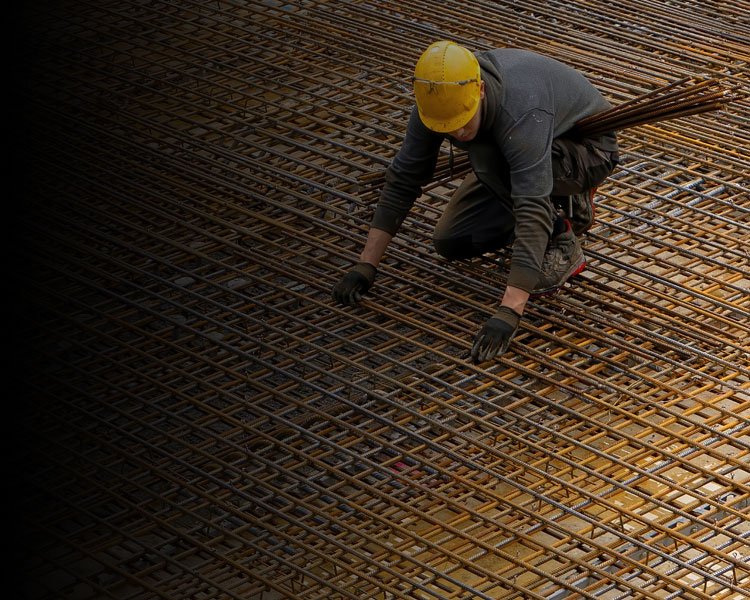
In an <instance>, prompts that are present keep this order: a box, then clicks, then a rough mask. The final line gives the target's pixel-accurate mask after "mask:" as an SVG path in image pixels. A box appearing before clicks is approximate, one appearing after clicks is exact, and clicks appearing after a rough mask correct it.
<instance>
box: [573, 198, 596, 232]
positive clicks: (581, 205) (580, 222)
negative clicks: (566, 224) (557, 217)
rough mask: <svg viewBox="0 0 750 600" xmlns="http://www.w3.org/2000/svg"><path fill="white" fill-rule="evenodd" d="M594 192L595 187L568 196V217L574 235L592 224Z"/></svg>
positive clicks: (589, 227)
mask: <svg viewBox="0 0 750 600" xmlns="http://www.w3.org/2000/svg"><path fill="white" fill-rule="evenodd" d="M594 194H596V188H591V189H590V190H584V191H583V192H581V193H580V194H572V195H571V196H570V198H569V202H570V206H569V208H568V210H569V213H568V217H569V218H570V224H571V226H572V227H573V233H575V234H576V235H581V234H582V233H585V232H587V231H588V230H589V229H591V226H592V225H593V224H594V211H595V208H594Z"/></svg>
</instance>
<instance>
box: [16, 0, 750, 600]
mask: <svg viewBox="0 0 750 600" xmlns="http://www.w3.org/2000/svg"><path fill="white" fill-rule="evenodd" d="M749 8H750V5H749V4H748V3H747V2H739V3H732V4H731V5H729V4H726V3H694V2H688V1H681V2H672V3H662V2H655V1H654V2H652V1H648V0H626V2H625V4H624V5H620V6H616V7H615V6H613V5H611V4H609V3H604V2H586V3H572V2H567V1H566V2H534V1H530V2H523V3H491V2H473V3H470V4H469V5H468V6H466V5H464V4H463V3H454V2H448V3H444V4H442V5H440V6H436V5H435V4H434V3H428V2H422V1H414V0H409V1H406V2H400V3H395V2H383V1H375V2H360V1H355V2H346V3H342V2H333V1H304V0H302V1H299V2H288V3H285V2H279V1H275V0H266V1H264V2H253V3H246V2H232V1H224V0H220V1H218V2H212V3H204V2H198V1H195V2H192V1H190V0H180V1H176V2H167V1H164V2H162V1H149V2H117V3H115V2H103V3H102V2H99V3H94V2H79V3H76V5H75V9H73V8H72V7H70V6H68V7H61V8H58V9H57V10H50V9H49V8H48V7H45V9H44V12H42V11H41V9H40V8H36V9H33V10H34V11H35V14H34V18H33V19H32V22H33V28H32V30H31V34H32V35H30V36H29V37H30V40H31V41H30V44H31V50H30V52H29V58H30V59H31V61H32V64H31V70H30V73H29V80H28V86H27V87H28V94H27V98H26V101H27V107H26V110H27V113H28V115H29V131H28V136H27V138H26V140H25V144H26V147H27V148H28V149H29V151H30V152H32V154H31V156H32V158H33V160H31V165H30V169H31V175H32V177H31V178H30V181H29V182H28V187H29V197H30V201H29V203H28V205H27V206H25V207H24V208H23V209H22V210H21V211H20V213H21V214H20V220H21V225H22V227H19V230H20V232H21V233H20V235H21V236H22V238H23V240H24V242H25V243H24V244H23V245H22V246H20V247H19V253H20V254H19V256H18V257H17V258H19V260H18V261H16V264H18V265H22V266H23V268H19V269H16V271H15V273H14V276H15V277H16V280H17V281H19V283H20V284H21V285H23V286H24V288H25V289H26V290H27V291H28V300H27V303H26V305H25V306H24V307H23V308H24V310H23V314H22V317H19V320H20V321H22V323H23V327H24V328H25V329H24V340H23V341H24V344H23V347H24V348H25V354H24V359H25V362H26V364H27V365H28V366H29V367H30V369H31V370H30V371H28V372H30V373H33V376H32V375H30V376H28V377H27V378H26V379H25V380H24V382H23V384H24V387H25V388H26V389H28V390H30V393H29V397H30V405H29V412H30V415H29V418H28V419H27V420H25V421H24V423H23V427H22V431H21V433H22V437H23V438H24V439H25V440H26V441H27V442H28V446H27V448H28V450H27V453H25V454H22V456H23V460H24V462H23V468H24V471H25V474H24V475H25V476H24V480H23V489H24V490H25V498H24V502H25V506H24V511H23V513H22V517H23V528H24V530H25V536H26V538H27V541H28V542H29V544H28V546H29V547H28V549H27V551H26V554H25V555H24V559H25V562H24V570H23V574H24V578H25V588H26V589H25V591H26V593H27V595H28V596H29V597H31V598H58V597H66V598H86V599H87V598H104V597H106V598H118V599H120V598H156V597H160V598H243V599H248V598H249V599H251V600H255V599H256V598H258V599H261V598H262V599H264V600H268V599H269V598H304V599H305V600H308V599H322V598H353V599H369V598H373V599H376V598H377V599H383V600H385V599H390V598H402V599H413V598H424V599H428V598H437V599H458V598H460V599H468V598H484V599H497V598H554V599H560V598H706V599H707V598H712V599H717V600H718V599H722V600H723V599H728V598H742V597H748V594H747V592H746V590H747V589H748V586H750V551H748V538H749V537H750V518H748V506H750V481H749V479H750V477H749V474H750V469H749V468H748V466H747V465H748V456H749V455H750V427H749V425H750V350H749V348H748V342H747V340H748V337H749V333H750V318H749V316H750V315H749V311H750V294H748V290H749V289H750V269H749V268H748V258H749V257H750V255H749V253H748V239H750V224H749V222H748V214H750V202H749V201H748V185H747V184H748V181H747V174H748V172H750V159H749V158H748V148H749V147H750V144H748V140H749V138H750V133H749V132H750V128H748V106H749V105H750V103H748V100H747V99H745V100H743V101H741V102H738V103H736V104H734V105H732V106H730V107H728V108H725V109H722V110H721V111H720V112H717V113H709V114H706V115H701V116H695V117H690V118H689V119H682V120H676V121H671V122H668V123H662V124H653V125H648V126H643V127H639V128H637V129H631V130H627V131H625V132H623V133H621V134H620V144H621V148H622V154H623V156H622V158H623V164H622V165H621V166H620V167H619V169H618V171H617V172H616V173H615V174H614V175H613V176H612V178H611V179H610V180H609V181H608V182H607V183H606V184H605V185H603V186H602V187H601V188H600V190H599V202H598V206H597V218H598V220H597V225H596V226H595V228H594V229H593V230H592V231H591V232H590V233H589V234H588V235H587V236H586V239H585V246H584V248H585V252H586V255H587V257H588V259H589V266H588V268H587V269H586V271H585V272H584V274H583V275H582V276H581V277H578V278H576V280H575V281H574V282H573V283H571V284H569V285H568V286H567V287H566V288H565V290H564V291H563V292H562V293H561V294H559V295H557V296H555V297H552V298H546V299H541V300H537V301H533V302H531V303H530V305H529V308H528V310H527V314H526V316H525V318H524V321H523V324H522V327H521V330H520V331H519V334H518V335H517V337H516V339H515V341H514V343H513V344H512V346H511V350H510V351H509V353H508V354H506V355H505V356H503V357H502V358H500V359H498V360H497V361H496V363H495V364H494V365H493V366H491V367H490V368H486V366H485V367H484V368H479V367H476V366H474V365H472V364H470V363H469V362H468V361H467V360H466V359H467V355H468V349H469V347H470V344H471V340H472V337H473V335H474V333H475V331H476V330H477V328H478V327H479V325H480V324H481V323H482V321H483V320H484V319H485V318H486V316H487V315H488V314H489V313H490V312H492V310H493V307H494V306H495V304H496V302H497V300H498V297H499V295H500V293H501V291H502V289H503V287H504V284H505V275H504V273H505V270H504V269H502V268H499V266H498V265H500V266H502V265H503V264H504V263H505V262H506V261H507V258H508V257H507V255H505V254H503V253H499V254H497V255H493V256H488V257H485V258H483V259H481V260H480V259H477V260H472V261H463V262H461V263H448V262H445V261H443V260H441V259H439V258H438V257H437V256H436V255H435V254H434V252H433V250H432V247H431V241H430V236H431V231H432V228H433V226H434V223H435V221H436V219H437V217H438V215H439V214H440V211H441V209H442V206H443V205H444V204H445V202H446V201H447V197H448V196H449V195H450V193H451V191H452V190H453V189H454V188H455V186H456V185H457V183H458V182H457V181H440V182H438V183H436V184H435V185H433V186H431V187H430V189H428V190H427V191H426V193H425V194H424V195H423V196H422V197H421V198H420V199H419V200H418V202H417V204H416V205H415V208H414V210H413V211H412V213H411V215H410V217H409V218H408V219H407V221H406V222H405V223H404V226H403V227H402V230H401V233H400V234H399V237H398V238H396V240H394V242H393V243H392V245H391V248H390V249H389V252H388V255H387V257H386V260H385V261H384V263H383V265H382V266H381V268H380V270H379V275H378V279H377V283H376V286H375V288H374V289H373V291H372V293H371V294H369V295H368V296H367V297H366V299H365V300H364V301H363V303H362V305H361V306H360V307H357V308H354V309H350V308H339V307H337V306H335V305H334V304H333V303H332V301H331V300H330V297H329V294H330V289H331V287H332V285H333V284H334V282H335V281H337V279H338V278H339V277H340V276H341V274H342V273H343V272H344V270H345V269H346V267H347V266H348V265H350V264H351V263H352V262H353V261H354V260H356V256H357V254H358V252H359V250H360V248H361V246H362V244H363V241H364V236H365V234H366V231H367V226H368V223H369V219H370V216H371V214H372V208H373V204H372V201H373V197H374V195H373V194H369V195H368V193H363V194H360V193H359V192H360V191H365V190H364V188H363V187H362V185H363V184H362V182H363V181H366V180H367V178H368V177H371V176H372V175H373V174H375V173H378V172H380V171H381V170H382V169H383V168H384V166H385V165H387V164H388V161H389V160H390V158H392V156H393V155H394V153H395V151H396V150H397V148H398V144H399V142H400V140H401V137H402V135H403V129H404V125H405V122H406V118H407V115H408V111H409V109H410V107H411V97H410V89H409V77H410V74H411V69H412V66H413V64H414V61H415V60H416V58H417V57H418V56H419V53H420V52H421V51H422V49H423V48H424V47H425V46H426V45H427V44H428V43H430V42H431V41H434V40H435V39H440V38H450V39H454V40H456V41H457V42H459V43H464V44H466V45H467V46H468V47H470V48H472V49H486V48H489V47H492V46H517V47H523V48H529V49H532V50H536V51H539V52H542V53H545V54H548V55H551V56H554V57H556V58H558V59H560V60H563V61H564V62H567V63H568V64H571V65H573V66H575V67H576V68H579V69H580V70H582V71H583V72H584V73H586V74H587V75H588V76H589V77H590V79H591V80H592V82H593V83H594V84H595V85H596V86H597V87H598V88H599V89H600V90H601V91H602V92H603V93H604V94H605V95H606V96H607V97H608V98H609V99H610V100H611V101H612V102H613V104H616V103H618V102H622V101H626V100H628V99H630V98H633V97H635V96H637V95H639V94H641V93H644V92H646V91H648V90H650V89H654V88H656V87H659V86H660V85H663V84H665V83H668V82H670V81H673V80H676V79H679V78H681V77H687V76H695V75H701V74H707V75H709V76H711V77H722V78H725V79H726V80H728V81H730V82H731V83H733V84H738V85H740V86H741V87H743V88H745V89H746V88H747V83H748V59H749V58H750V55H749V53H748V44H747V41H748V37H749V36H748V34H749V33H750V24H749V23H748V21H747V14H748V9H749ZM459 159H460V157H459Z"/></svg>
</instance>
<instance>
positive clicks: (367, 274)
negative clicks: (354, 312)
mask: <svg viewBox="0 0 750 600" xmlns="http://www.w3.org/2000/svg"><path fill="white" fill-rule="evenodd" d="M392 238H393V236H392V235H391V234H390V233H388V232H387V231H383V230H382V229H377V228H375V227H372V228H371V229H370V232H369V233H368V234H367V242H365V247H364V249H363V250H362V254H360V255H359V262H358V263H357V264H356V265H354V267H353V268H352V269H351V270H350V271H349V272H348V273H347V274H346V275H344V277H343V278H342V279H341V280H340V281H339V282H338V283H337V284H336V285H335V286H334V288H333V299H334V300H335V301H336V302H337V303H339V304H344V305H346V306H354V305H355V304H357V302H359V301H360V300H361V299H362V294H364V293H365V292H366V291H367V290H369V289H370V288H371V287H372V284H373V282H374V281H375V275H377V272H378V269H377V267H378V265H379V264H380V260H381V259H382V258H383V255H384V254H385V250H386V248H387V247H388V244H389V243H390V241H391V239H392Z"/></svg>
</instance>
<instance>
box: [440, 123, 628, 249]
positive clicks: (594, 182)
mask: <svg viewBox="0 0 750 600" xmlns="http://www.w3.org/2000/svg"><path fill="white" fill-rule="evenodd" d="M602 141H606V142H608V143H606V144H603V145H605V146H607V147H614V148H616V147H617V142H616V138H615V136H614V135H608V136H602V137H601V138H598V140H597V142H599V143H597V145H594V144H593V143H592V142H591V140H586V139H584V140H582V141H574V140H572V139H567V138H564V137H561V138H557V139H555V140H554V141H553V142H552V177H553V182H552V194H551V196H550V201H549V202H547V204H548V205H549V206H548V207H547V209H548V210H549V212H550V220H551V222H554V220H555V218H556V216H557V206H560V207H562V208H566V207H567V205H568V196H570V195H571V194H577V193H580V192H583V191H585V190H589V189H591V188H592V187H596V186H598V185H599V184H600V183H601V182H602V181H604V179H606V177H607V176H608V175H609V174H610V173H611V172H612V171H613V170H614V168H615V166H616V165H617V162H618V154H617V150H615V151H612V152H610V151H606V150H601V149H600V148H599V147H598V146H599V145H600V144H601V142H602ZM469 159H470V161H471V166H472V169H473V172H472V173H469V175H467V176H466V178H465V179H464V180H463V182H462V183H461V185H460V186H459V187H458V189H456V191H455V192H454V193H453V196H452V197H451V199H450V201H449V202H448V205H447V206H446V207H445V210H444V211H443V214H442V216H441V217H440V219H439V220H438V223H437V225H436V226H435V232H434V234H433V243H434V245H435V250H436V251H437V252H438V254H440V255H441V256H443V257H445V258H447V259H450V260H456V259H461V258H471V257H473V256H480V255H482V254H484V253H485V252H490V251H492V250H498V249H500V248H503V247H506V246H510V245H511V244H512V243H513V239H514V230H515V217H514V216H513V202H512V200H511V197H510V172H509V169H508V165H507V163H506V162H505V159H504V158H503V157H502V155H501V154H500V151H499V150H498V148H497V147H496V146H495V145H494V144H489V143H481V142H477V143H474V144H472V145H471V147H470V149H469Z"/></svg>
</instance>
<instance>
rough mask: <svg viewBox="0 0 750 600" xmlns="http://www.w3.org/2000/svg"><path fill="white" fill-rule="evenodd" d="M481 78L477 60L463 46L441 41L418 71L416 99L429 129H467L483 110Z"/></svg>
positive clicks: (424, 55) (421, 61) (426, 53)
mask: <svg viewBox="0 0 750 600" xmlns="http://www.w3.org/2000/svg"><path fill="white" fill-rule="evenodd" d="M480 86H481V77H480V75H479V63H478V62H477V59H476V57H475V56H474V55H473V54H472V53H471V52H470V51H469V50H467V49H466V48H464V47H463V46H459V45H458V44H456V43H454V42H449V41H446V40H441V41H439V42H435V43H434V44H430V46H429V47H428V48H427V50H425V51H424V52H423V53H422V56H420V57H419V60H418V61H417V65H416V66H415V67H414V96H415V98H416V100H417V110H418V111H419V116H420V118H421V119H422V123H424V124H425V127H427V128H428V129H431V130H432V131H437V132H439V133H447V132H449V131H455V130H456V129H460V128H461V127H463V126H464V125H466V124H467V123H468V122H469V121H471V118H472V117H473V116H474V114H475V113H476V111H477V108H479V94H480Z"/></svg>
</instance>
